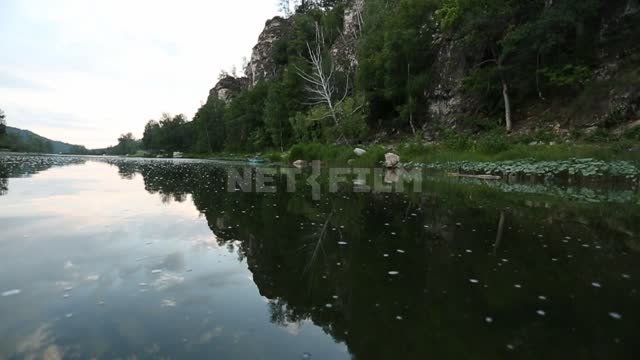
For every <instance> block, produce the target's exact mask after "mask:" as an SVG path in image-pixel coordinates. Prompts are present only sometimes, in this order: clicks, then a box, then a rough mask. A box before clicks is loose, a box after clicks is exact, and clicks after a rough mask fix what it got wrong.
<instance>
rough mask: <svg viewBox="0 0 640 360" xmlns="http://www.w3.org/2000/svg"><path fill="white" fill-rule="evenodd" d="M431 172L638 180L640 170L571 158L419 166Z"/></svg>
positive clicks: (623, 164)
mask: <svg viewBox="0 0 640 360" xmlns="http://www.w3.org/2000/svg"><path fill="white" fill-rule="evenodd" d="M417 166H420V167H423V168H428V169H439V170H447V171H457V172H461V173H467V174H491V175H501V176H536V177H544V178H554V177H586V178H601V177H611V178H617V179H627V180H638V179H639V178H640V169H639V168H638V166H636V165H634V164H633V163H631V162H629V161H603V160H596V159H569V160H559V161H539V162H536V161H534V160H533V159H525V160H514V161H498V162H474V161H456V162H447V163H433V164H421V165H417Z"/></svg>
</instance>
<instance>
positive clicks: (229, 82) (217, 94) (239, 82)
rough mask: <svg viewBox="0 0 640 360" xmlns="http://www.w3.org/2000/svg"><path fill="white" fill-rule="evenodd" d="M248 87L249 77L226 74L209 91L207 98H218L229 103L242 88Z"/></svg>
mask: <svg viewBox="0 0 640 360" xmlns="http://www.w3.org/2000/svg"><path fill="white" fill-rule="evenodd" d="M248 87H249V79H248V78H246V77H240V78H237V77H233V76H226V77H223V78H222V79H220V80H219V81H218V83H217V84H216V86H214V87H213V89H211V90H210V91H209V99H208V100H211V99H213V98H218V99H220V100H222V101H224V102H225V103H229V102H230V101H231V100H232V99H233V98H234V97H236V96H237V95H238V94H239V93H240V92H241V91H242V90H244V89H246V88H248Z"/></svg>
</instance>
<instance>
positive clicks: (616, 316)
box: [609, 312, 622, 320]
mask: <svg viewBox="0 0 640 360" xmlns="http://www.w3.org/2000/svg"><path fill="white" fill-rule="evenodd" d="M609 316H611V317H612V318H614V319H616V320H620V319H622V315H621V314H619V313H617V312H610V313H609Z"/></svg>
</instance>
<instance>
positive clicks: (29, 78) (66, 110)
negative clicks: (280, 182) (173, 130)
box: [0, 0, 277, 147]
mask: <svg viewBox="0 0 640 360" xmlns="http://www.w3.org/2000/svg"><path fill="white" fill-rule="evenodd" d="M5 3H6V4H5ZM276 12H277V6H275V0H274V1H269V0H266V1H265V0H234V1H224V2H220V1H207V0H184V1H181V2H176V1H150V0H138V1H128V0H127V1H125V0H112V1H100V2H90V1H82V0H8V1H3V11H2V14H0V38H1V39H2V41H0V53H2V54H3V56H2V58H0V99H2V101H1V103H0V108H3V110H5V112H6V113H7V120H8V122H9V123H10V125H13V126H16V127H23V128H25V127H27V126H26V125H28V126H29V129H30V130H34V131H36V132H37V129H46V130H47V131H52V132H53V133H54V134H55V136H62V137H57V138H55V139H56V140H62V141H65V142H70V143H78V144H84V145H87V146H89V147H104V146H107V145H112V144H113V143H115V141H116V139H117V137H118V135H119V134H121V133H124V132H128V131H132V132H133V133H134V134H136V135H137V136H141V134H142V130H143V128H144V124H145V123H146V122H147V121H148V120H149V119H151V118H157V117H158V116H159V115H160V114H161V113H162V112H163V111H168V112H171V113H174V114H175V113H185V114H186V115H187V116H189V117H191V116H192V115H193V114H194V113H195V111H196V110H197V108H198V107H199V106H200V103H201V101H204V100H205V99H206V97H207V95H208V91H209V89H210V88H211V87H213V85H214V84H215V81H216V78H217V75H218V73H219V72H220V71H221V70H222V69H230V68H231V67H232V66H234V65H235V66H237V67H238V68H239V67H240V65H241V63H242V58H243V57H245V56H246V57H249V56H250V52H251V48H252V47H253V45H254V44H255V42H256V40H257V38H258V35H259V33H260V31H261V30H262V28H263V26H264V22H265V21H266V19H268V18H270V17H272V16H274V15H276ZM56 114H58V115H56ZM59 114H64V115H65V116H66V117H67V118H68V119H70V120H69V121H68V122H60V121H58V120H56V119H59V118H60V116H59ZM43 115H44V116H43ZM52 119H53V120H52ZM52 122H54V123H55V124H52ZM79 125H81V126H79ZM69 129H71V131H66V130H69ZM42 135H44V136H48V137H49V136H50V135H49V134H42Z"/></svg>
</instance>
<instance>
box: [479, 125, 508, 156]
mask: <svg viewBox="0 0 640 360" xmlns="http://www.w3.org/2000/svg"><path fill="white" fill-rule="evenodd" d="M508 148H509V142H508V141H507V134H506V133H505V132H504V131H503V130H493V131H491V132H489V133H488V134H487V135H485V136H483V137H482V138H480V140H478V141H477V143H476V149H477V150H478V151H480V152H481V153H484V154H497V153H499V152H502V151H505V150H507V149H508Z"/></svg>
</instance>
